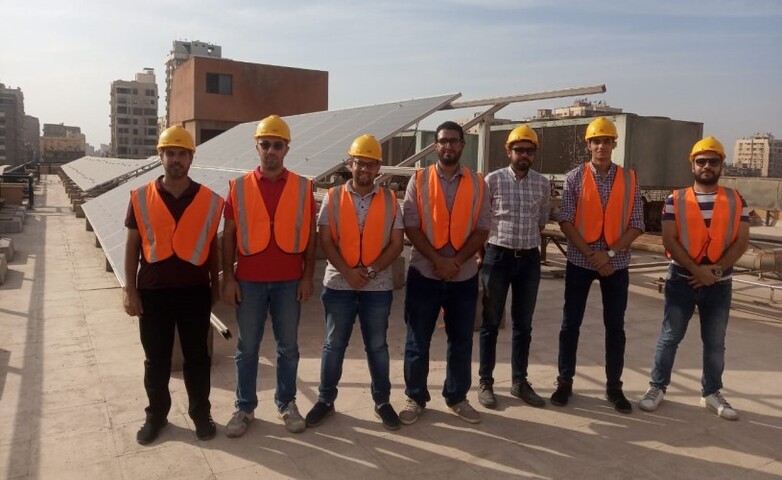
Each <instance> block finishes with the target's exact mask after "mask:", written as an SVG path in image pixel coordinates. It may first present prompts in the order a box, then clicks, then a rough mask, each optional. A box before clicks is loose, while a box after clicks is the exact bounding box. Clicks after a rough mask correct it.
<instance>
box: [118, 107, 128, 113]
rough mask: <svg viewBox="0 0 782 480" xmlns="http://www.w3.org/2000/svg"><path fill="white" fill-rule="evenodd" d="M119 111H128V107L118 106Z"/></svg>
mask: <svg viewBox="0 0 782 480" xmlns="http://www.w3.org/2000/svg"><path fill="white" fill-rule="evenodd" d="M117 113H128V107H117Z"/></svg>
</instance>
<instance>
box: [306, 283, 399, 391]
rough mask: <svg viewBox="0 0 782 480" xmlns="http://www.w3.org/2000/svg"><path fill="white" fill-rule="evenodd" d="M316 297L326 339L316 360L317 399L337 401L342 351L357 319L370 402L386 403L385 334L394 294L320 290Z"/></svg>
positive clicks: (389, 383)
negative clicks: (362, 344) (367, 370)
mask: <svg viewBox="0 0 782 480" xmlns="http://www.w3.org/2000/svg"><path fill="white" fill-rule="evenodd" d="M320 298H321V301H322V302H323V310H324V311H325V313H326V340H325V342H324V344H323V353H322V355H321V360H320V388H319V391H320V394H319V396H318V400H319V401H321V402H323V403H328V404H332V403H334V400H336V399H337V391H338V389H337V385H338V384H339V380H340V378H342V363H343V362H344V360H345V349H346V348H347V347H348V343H349V342H350V335H351V334H352V333H353V324H354V323H355V322H356V316H358V321H359V324H360V325H361V336H362V337H363V338H364V351H365V352H366V354H367V364H368V365H369V375H370V377H371V378H372V385H371V391H372V400H374V402H375V405H383V404H385V403H388V402H389V399H390V397H391V380H390V379H389V358H388V343H386V332H387V331H388V315H389V314H390V313H391V302H392V300H393V299H394V293H393V292H392V291H391V290H386V291H382V292H362V291H356V290H333V289H331V288H324V289H323V293H322V294H321V297H320Z"/></svg>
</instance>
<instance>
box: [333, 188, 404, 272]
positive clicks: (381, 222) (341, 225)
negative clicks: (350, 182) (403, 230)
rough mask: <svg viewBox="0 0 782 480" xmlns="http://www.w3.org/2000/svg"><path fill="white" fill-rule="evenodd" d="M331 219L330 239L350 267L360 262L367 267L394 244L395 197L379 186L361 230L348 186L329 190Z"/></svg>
mask: <svg viewBox="0 0 782 480" xmlns="http://www.w3.org/2000/svg"><path fill="white" fill-rule="evenodd" d="M328 216H329V226H330V229H331V239H332V241H333V242H334V245H336V246H337V249H338V250H339V253H340V255H341V256H342V259H343V260H345V263H347V264H348V266H349V267H351V268H352V267H355V266H356V265H358V264H359V263H360V264H361V265H364V266H367V267H368V266H370V265H372V263H373V262H374V261H375V260H377V258H378V257H379V256H380V254H381V253H382V252H383V249H384V248H386V246H387V245H388V243H389V242H390V241H391V229H392V228H393V226H394V219H395V218H396V198H395V196H394V194H393V193H392V192H391V191H390V190H388V189H386V188H383V187H379V188H378V190H377V192H375V194H374V195H373V196H372V201H371V202H370V204H369V210H368V211H367V216H366V219H365V220H364V228H363V229H361V228H360V226H359V222H358V214H357V213H356V206H355V203H354V202H353V195H352V194H351V193H350V192H349V191H348V189H347V188H346V186H345V185H341V186H339V187H333V188H331V189H329V208H328Z"/></svg>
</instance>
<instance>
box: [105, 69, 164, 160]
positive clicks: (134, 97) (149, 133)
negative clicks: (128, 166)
mask: <svg viewBox="0 0 782 480" xmlns="http://www.w3.org/2000/svg"><path fill="white" fill-rule="evenodd" d="M157 100H158V95H157V83H155V70H154V69H152V68H145V69H144V71H143V72H141V73H137V74H136V79H135V80H115V81H113V82H111V102H110V106H111V125H110V128H111V154H110V155H111V156H112V157H115V158H148V157H151V156H153V155H156V154H157V152H156V150H155V146H156V145H157V136H158V130H157V118H158V117H157Z"/></svg>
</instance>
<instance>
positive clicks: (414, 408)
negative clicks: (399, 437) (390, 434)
mask: <svg viewBox="0 0 782 480" xmlns="http://www.w3.org/2000/svg"><path fill="white" fill-rule="evenodd" d="M423 412H424V407H422V406H420V405H418V402H416V401H415V400H413V399H412V398H408V399H407V400H405V406H404V407H402V410H400V411H399V421H400V422H402V424H404V425H412V424H414V423H415V422H416V421H418V417H420V416H421V414H422V413H423Z"/></svg>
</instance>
